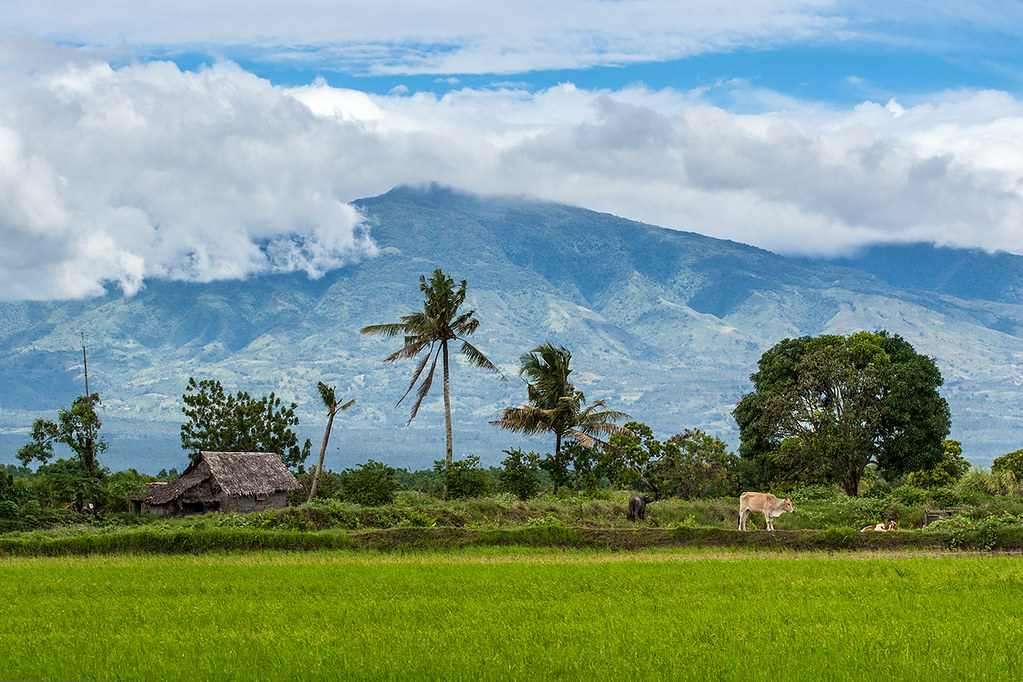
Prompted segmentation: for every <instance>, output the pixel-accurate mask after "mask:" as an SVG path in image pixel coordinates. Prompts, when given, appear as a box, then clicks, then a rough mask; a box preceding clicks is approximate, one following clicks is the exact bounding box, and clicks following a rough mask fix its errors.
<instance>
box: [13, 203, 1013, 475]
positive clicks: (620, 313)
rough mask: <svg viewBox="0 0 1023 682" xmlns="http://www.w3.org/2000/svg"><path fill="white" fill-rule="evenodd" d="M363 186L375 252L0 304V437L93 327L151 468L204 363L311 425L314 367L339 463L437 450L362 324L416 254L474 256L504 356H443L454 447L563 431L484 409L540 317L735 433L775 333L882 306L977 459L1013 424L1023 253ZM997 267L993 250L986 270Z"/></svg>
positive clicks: (76, 384)
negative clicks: (835, 257) (777, 237)
mask: <svg viewBox="0 0 1023 682" xmlns="http://www.w3.org/2000/svg"><path fill="white" fill-rule="evenodd" d="M357 204H358V206H359V208H360V209H361V210H362V211H363V212H364V214H365V215H366V216H367V219H368V221H369V223H370V225H371V234H372V236H373V238H374V240H375V241H376V243H377V245H378V246H379V247H380V254H379V255H378V256H376V257H374V258H372V259H368V260H365V261H363V262H361V263H357V264H353V265H350V266H347V267H344V268H341V269H338V270H335V271H333V272H331V273H328V274H327V275H326V276H324V277H322V278H320V279H316V280H310V279H308V278H307V277H306V276H304V275H300V274H292V275H273V276H263V277H258V278H253V279H249V280H244V281H230V282H216V283H209V284H195V283H183V282H168V281H150V282H148V283H147V285H146V287H145V288H144V289H143V290H142V291H141V292H140V293H139V294H137V295H136V296H134V297H132V298H124V297H123V296H121V295H120V294H117V293H109V294H107V295H106V296H104V297H101V298H97V299H91V300H86V301H74V302H53V303H8V304H0V323H2V324H0V377H2V379H3V385H4V390H3V391H0V432H2V433H3V435H2V436H0V461H7V460H11V459H13V455H14V451H15V449H16V447H17V446H18V445H19V444H20V443H21V442H23V441H24V439H25V436H24V429H25V428H26V427H27V426H28V425H29V424H30V422H31V419H32V418H33V417H34V416H37V415H39V414H50V413H52V411H53V410H54V409H56V408H57V407H58V406H61V405H65V404H67V403H68V402H70V400H71V398H72V397H73V396H74V395H75V394H76V393H77V392H79V391H80V386H81V366H80V355H79V351H78V350H76V349H77V348H78V343H79V341H78V334H79V331H80V330H86V332H87V334H88V337H89V339H90V363H89V364H90V378H91V379H92V381H93V383H94V385H96V387H97V389H98V390H99V391H100V392H101V393H102V395H103V396H104V406H105V408H104V409H105V419H106V424H107V426H108V429H107V432H108V434H109V436H110V440H111V450H110V452H109V453H107V456H106V458H105V460H106V462H107V463H108V464H110V465H111V466H115V467H122V466H129V465H130V466H136V467H138V468H141V469H144V470H150V471H151V470H156V469H159V468H161V467H163V466H171V465H175V464H181V463H182V462H183V461H184V455H183V454H182V453H181V451H180V449H179V447H178V445H177V428H178V425H179V423H180V403H179V399H180V395H181V392H182V391H183V389H184V386H185V383H186V381H187V378H188V377H189V376H193V375H194V376H204V377H205V376H214V377H217V378H219V379H221V380H222V381H223V382H224V384H225V386H226V387H227V388H229V389H231V390H235V389H244V390H247V391H249V392H264V391H270V390H273V391H276V392H277V393H278V394H280V395H283V396H285V397H288V398H292V399H295V400H296V401H298V402H299V403H300V415H301V418H302V426H303V429H304V433H305V435H308V436H309V437H311V438H313V440H314V442H315V441H316V439H317V438H318V436H319V435H320V429H321V428H322V423H323V418H322V416H321V415H320V413H319V409H318V399H317V398H316V396H315V384H316V382H317V381H319V380H323V381H327V382H328V383H336V384H338V388H339V391H340V393H341V394H342V395H345V396H351V397H355V398H357V399H358V401H359V402H358V406H357V409H355V410H352V411H351V412H350V413H346V414H345V415H344V418H343V419H342V420H341V421H340V422H339V423H338V425H337V427H336V430H335V437H334V439H333V444H332V447H331V452H330V454H329V459H330V463H331V465H332V466H335V467H337V466H345V465H348V464H351V463H353V462H357V461H363V460H365V459H366V458H368V457H373V458H376V459H380V460H384V461H388V462H392V463H396V464H400V465H407V466H428V465H429V464H430V463H431V462H432V461H433V460H434V459H436V458H437V457H439V456H440V454H441V452H442V434H441V430H440V427H441V418H440V404H439V403H440V400H439V397H438V398H437V399H436V400H433V399H431V401H428V403H427V404H425V405H424V409H423V410H422V412H421V413H420V416H419V418H418V419H417V420H416V422H415V423H414V424H412V425H411V426H406V425H405V422H406V418H407V406H405V405H402V406H401V407H397V408H396V407H395V405H394V403H395V401H396V400H397V399H398V397H399V396H400V395H401V393H402V392H403V391H404V389H405V386H406V382H407V380H408V376H409V372H410V371H411V367H410V366H397V367H395V366H388V365H385V364H384V363H383V362H382V361H381V359H382V358H383V357H384V356H385V355H386V354H387V353H388V352H389V351H390V350H392V349H393V347H394V343H393V340H392V341H391V342H389V341H387V340H382V339H378V338H367V337H364V336H362V335H360V334H359V333H358V329H359V328H360V327H362V326H363V325H365V324H369V323H373V322H387V321H392V320H396V319H397V318H398V317H399V316H400V315H401V314H402V313H405V312H408V311H410V310H412V309H414V308H415V307H416V306H418V305H419V302H420V298H419V291H418V288H417V286H416V284H417V281H418V277H419V275H420V274H422V273H427V272H429V271H431V270H432V269H433V268H435V267H438V266H442V267H443V268H444V269H445V270H447V271H448V272H450V273H451V274H452V275H454V276H455V277H457V278H466V279H468V280H469V304H470V305H471V306H472V307H474V308H476V309H477V311H478V316H479V318H480V319H481V321H482V326H481V328H480V331H479V333H478V334H477V337H476V341H477V345H478V346H479V347H480V348H482V349H483V350H484V351H485V352H486V353H487V354H488V355H489V356H490V357H491V358H492V359H494V360H495V362H498V363H499V364H500V365H501V366H502V368H503V370H504V372H505V374H506V380H504V381H501V380H499V379H497V378H495V377H493V376H490V375H487V374H485V373H482V372H480V371H479V370H476V369H473V368H470V367H467V366H456V367H455V368H454V369H453V372H452V374H453V377H452V381H453V398H454V417H455V429H456V435H455V438H456V440H455V443H456V448H457V449H458V451H459V453H460V454H467V453H477V454H480V455H481V456H482V457H483V458H484V460H485V461H490V462H494V461H496V460H497V459H498V458H499V456H500V451H501V449H502V448H504V447H508V446H509V445H511V444H524V445H527V446H529V447H533V448H536V449H545V448H549V447H550V444H549V443H548V442H547V440H546V439H529V440H524V441H523V440H516V439H515V438H513V437H511V436H510V435H509V434H506V433H502V432H499V431H497V430H496V429H495V428H494V427H492V426H489V425H488V423H487V422H488V421H489V420H491V419H493V418H494V417H495V416H496V415H497V413H498V411H499V410H500V408H501V407H503V406H506V405H511V404H516V403H518V402H521V400H522V399H523V397H524V388H523V385H522V382H521V381H520V380H519V379H518V377H517V375H516V371H517V359H518V357H519V355H521V353H523V352H524V351H525V350H527V349H529V348H531V347H533V346H535V345H537V344H538V343H540V342H542V341H545V340H551V341H554V342H556V343H561V344H564V345H566V346H568V347H569V348H570V349H572V351H573V353H574V356H575V366H576V368H577V369H576V375H575V376H576V378H577V383H578V384H579V386H580V388H581V389H583V390H584V391H585V392H586V394H587V397H588V398H590V399H596V398H607V399H608V400H609V401H611V402H612V404H613V405H614V406H616V407H619V408H621V409H624V410H626V411H627V412H629V413H630V414H631V415H632V416H633V417H635V418H637V419H641V420H643V421H646V422H648V423H650V424H651V425H652V426H653V427H654V428H655V430H656V431H657V432H659V433H661V434H662V435H667V434H670V433H674V432H676V431H678V430H681V429H683V428H685V427H691V426H699V427H701V428H703V429H705V430H708V431H711V432H714V433H717V434H720V435H722V436H723V437H725V438H727V439H728V440H730V441H731V442H732V443H733V444H734V443H735V437H736V432H735V424H734V421H733V420H732V418H731V415H730V413H731V410H732V408H733V406H734V405H735V403H736V401H737V400H738V399H739V397H740V396H741V395H742V394H743V393H744V392H745V391H747V390H748V388H749V381H748V377H749V375H750V373H751V372H753V371H754V369H755V367H756V362H757V359H758V358H759V356H760V354H761V353H762V352H763V351H764V350H766V349H767V348H768V347H770V346H771V345H772V344H774V343H775V342H777V341H778V340H780V339H782V338H784V337H788V336H795V335H803V334H819V333H823V332H835V333H848V332H851V331H854V330H858V329H876V328H886V329H889V330H891V331H893V332H897V333H899V334H902V335H903V336H905V337H906V338H907V339H908V340H909V341H910V342H911V343H913V344H914V345H915V346H916V347H917V348H918V349H920V350H921V351H923V352H925V353H928V354H930V355H933V356H934V357H935V358H937V360H938V362H939V365H940V366H941V369H942V372H943V373H944V376H945V379H946V386H945V394H946V396H947V397H948V398H949V400H950V402H951V404H952V409H953V424H954V434H953V435H954V436H956V437H958V438H960V439H962V440H963V441H964V444H965V448H966V451H967V454H968V455H969V456H970V457H971V458H973V459H974V461H976V462H979V463H986V462H988V461H990V459H991V457H992V456H995V455H997V454H1000V453H1001V452H1005V451H1008V450H1010V449H1015V448H1017V447H1019V445H1020V440H1023V429H1021V426H1023V408H1021V407H1020V401H1019V400H1018V396H1019V393H1020V385H1021V383H1023V305H1021V304H1019V303H1018V297H1016V296H1015V294H1014V292H1015V291H1017V289H1015V288H1014V287H1015V286H1016V285H1015V284H1012V282H1019V281H1023V267H1021V266H1020V261H1023V259H1018V257H1011V258H1006V257H1004V256H1002V255H994V256H989V258H990V261H986V260H985V259H984V256H985V254H982V253H979V252H968V253H967V254H961V253H959V252H954V253H949V251H948V250H942V249H935V248H933V247H932V248H926V247H883V248H878V249H874V250H871V251H868V252H865V253H863V254H859V255H858V256H855V257H852V258H850V259H846V260H843V261H838V262H836V261H822V260H816V261H813V260H805V259H799V258H788V257H784V256H780V255H777V254H773V253H770V252H768V251H764V250H761V249H757V248H753V247H750V246H746V245H743V244H738V243H735V242H730V241H724V240H718V239H712V238H709V237H704V236H701V235H698V234H694V233H691V232H682V231H677V230H669V229H664V228H658V227H653V226H650V225H644V224H640V223H636V222H632V221H629V220H624V219H621V218H618V217H615V216H612V215H607V214H602V213H595V212H592V211H587V210H584V209H581V208H574V207H570V206H564V205H558V204H552V203H546V202H540V201H533V200H528V199H520V198H491V197H487V198H482V197H478V196H473V195H469V194H463V193H460V192H457V191H454V190H450V189H445V188H441V187H436V186H432V187H429V188H421V189H416V188H408V187H401V188H397V189H394V190H392V191H390V192H388V193H386V194H384V195H381V196H378V197H374V198H370V199H365V200H361V201H359V202H357ZM886 254H887V255H886ZM1016 259H1018V260H1016ZM995 263H997V265H995ZM953 264H958V265H956V266H955V268H953ZM956 268H958V269H956ZM934 270H940V271H941V272H942V273H943V275H942V276H938V275H937V274H935V273H934ZM953 270H954V271H955V273H959V274H952V273H953ZM990 271H996V272H998V273H999V274H998V276H997V277H996V278H993V279H991V280H990V281H988V280H983V279H982V277H981V276H982V275H984V274H985V273H988V272H990ZM966 272H975V273H978V274H977V275H974V276H970V275H968V274H962V273H966ZM971 285H972V288H971Z"/></svg>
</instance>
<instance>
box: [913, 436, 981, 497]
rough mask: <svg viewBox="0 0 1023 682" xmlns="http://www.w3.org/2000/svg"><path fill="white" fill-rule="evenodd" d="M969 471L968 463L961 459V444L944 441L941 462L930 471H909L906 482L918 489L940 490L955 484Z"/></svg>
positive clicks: (963, 458)
mask: <svg viewBox="0 0 1023 682" xmlns="http://www.w3.org/2000/svg"><path fill="white" fill-rule="evenodd" d="M969 470H970V462H969V460H967V459H966V458H965V457H963V446H962V444H960V443H959V441H956V440H946V441H945V443H944V446H943V453H942V457H941V461H939V462H938V463H937V464H935V465H934V466H933V467H931V468H930V469H920V470H918V471H911V472H910V473H909V475H908V476H907V477H906V482H907V483H908V484H909V485H912V486H916V487H918V488H940V487H945V486H950V485H953V484H955V482H956V481H958V480H959V479H961V478H962V477H963V476H964V475H965V474H966V472H967V471H969Z"/></svg>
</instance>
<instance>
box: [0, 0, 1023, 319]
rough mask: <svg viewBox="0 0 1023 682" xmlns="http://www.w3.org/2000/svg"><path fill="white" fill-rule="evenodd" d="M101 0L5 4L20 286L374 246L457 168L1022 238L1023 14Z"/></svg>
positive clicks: (809, 218)
mask: <svg viewBox="0 0 1023 682" xmlns="http://www.w3.org/2000/svg"><path fill="white" fill-rule="evenodd" d="M734 4H735V5H736V7H734V8H731V9H727V10H725V9H722V7H723V5H722V3H720V2H717V1H716V0H673V1H667V0H634V1H630V0H559V2H556V3H552V2H550V1H549V0H547V1H545V2H535V1H533V0H520V1H519V2H515V3H507V2H501V3H496V2H485V1H481V0H476V1H473V2H469V1H467V0H433V1H431V2H422V1H419V0H377V1H376V2H353V1H338V0H335V1H332V2H329V1H327V0H290V1H289V2H280V1H276V0H275V1H271V0H245V1H242V0H220V1H218V2H215V3H212V2H209V1H208V0H203V1H199V0H177V1H176V2H174V3H167V2H157V1H156V0H107V1H105V2H104V1H102V0H99V1H96V2H92V3H89V4H88V5H87V8H83V5H82V3H80V2H77V0H75V1H73V0H35V2H31V3H11V5H12V6H10V7H5V8H4V11H3V12H0V240H2V243H3V244H4V245H5V248H4V249H2V250H0V299H4V300H52V299H74V298H85V297H89V296H96V295H100V294H102V293H103V292H105V291H108V290H111V289H114V290H119V291H121V292H123V293H124V294H125V295H128V296H130V295H133V294H134V293H136V292H138V291H139V290H140V289H141V288H142V287H144V286H145V282H146V281H147V280H149V279H153V278H166V279H178V280H190V281H212V280H218V279H231V278H241V277H248V276H252V275H255V274H261V273H269V272H289V271H302V272H305V273H307V274H308V275H309V276H311V277H318V276H321V275H322V274H323V273H325V272H327V271H329V270H330V269H332V268H336V267H339V266H341V265H344V264H346V263H350V262H352V261H356V260H360V259H365V258H372V257H373V256H374V254H375V252H376V247H375V245H374V244H373V241H372V232H371V230H369V229H368V228H367V226H366V225H365V224H364V222H363V219H362V216H361V215H360V214H359V213H358V211H357V210H356V209H355V208H353V207H352V205H351V203H350V202H351V201H352V200H353V199H356V198H359V197H363V196H370V195H374V194H378V193H381V192H384V191H386V190H388V189H389V188H391V187H393V186H395V185H398V184H407V183H412V184H415V183H425V182H440V183H443V184H448V185H452V186H455V187H458V188H462V189H464V190H467V191H472V192H479V193H484V194H512V195H524V196H532V197H537V198H541V199H547V200H553V201H561V202H566V203H571V204H575V205H580V206H584V207H587V208H592V209H596V210H601V211H608V212H612V213H615V214H618V215H621V216H625V217H628V218H633V219H636V220H642V221H645V222H650V223H654V224H659V225H664V226H666V227H672V228H678V229H687V230H693V231H696V232H700V233H703V234H707V235H711V236H715V237H722V238H728V239H734V240H737V241H742V242H746V243H750V244H754V245H757V246H761V247H764V248H768V249H772V250H774V251H778V252H782V253H798V254H808V255H825V256H827V255H835V254H845V253H849V252H851V251H854V250H856V249H858V248H862V247H864V246H866V245H870V244H876V243H898V242H912V241H929V242H935V243H940V244H947V245H952V246H961V247H971V248H972V247H976V248H983V249H988V250H1008V251H1013V252H1016V253H1023V49H1020V48H1019V45H1020V39H1021V38H1023V2H1020V1H1019V0H1000V1H998V2H995V1H993V0H976V1H975V2H969V3H963V2H943V1H942V0H931V1H930V2H923V1H918V0H903V1H901V2H899V1H897V0H896V1H892V2H887V3H875V2H846V1H845V0H746V1H745V2H743V3H734Z"/></svg>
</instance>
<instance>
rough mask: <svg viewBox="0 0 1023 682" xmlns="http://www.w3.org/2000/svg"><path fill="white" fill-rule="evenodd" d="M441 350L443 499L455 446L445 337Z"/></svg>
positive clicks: (446, 494)
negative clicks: (443, 440) (442, 370)
mask: <svg viewBox="0 0 1023 682" xmlns="http://www.w3.org/2000/svg"><path fill="white" fill-rule="evenodd" d="M441 351H442V352H443V353H444V438H445V446H446V449H445V452H444V462H445V464H446V465H447V466H446V469H445V472H444V473H445V475H444V499H447V497H448V477H447V470H449V469H451V461H452V459H453V458H454V452H455V446H454V442H453V440H454V439H453V437H452V435H451V381H450V378H449V376H448V342H447V340H446V339H445V340H444V341H443V342H442V343H441Z"/></svg>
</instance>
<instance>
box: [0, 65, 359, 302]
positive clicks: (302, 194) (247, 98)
mask: <svg viewBox="0 0 1023 682" xmlns="http://www.w3.org/2000/svg"><path fill="white" fill-rule="evenodd" d="M338 125H339V124H331V125H330V126H329V127H330V128H337V127H338ZM325 127H326V126H325V125H324V123H323V120H322V119H321V118H318V117H317V116H316V115H314V114H313V113H312V112H311V111H310V110H309V109H308V108H307V107H305V106H303V105H302V104H300V103H299V102H297V101H296V100H295V99H294V98H292V97H290V96H288V95H287V94H286V93H283V92H281V91H280V90H278V89H275V88H273V87H272V86H270V84H269V83H267V82H265V81H261V80H259V79H257V78H255V77H253V76H251V75H249V74H246V73H244V72H242V71H240V70H239V69H237V68H235V67H232V66H222V67H218V68H216V69H212V70H208V71H205V72H202V73H199V74H191V73H182V72H181V71H179V70H178V69H177V67H175V66H173V65H171V64H165V63H163V64H150V65H147V66H133V67H128V68H123V69H117V70H115V69H112V68H111V67H110V66H108V65H106V64H104V63H96V62H94V63H90V64H87V65H82V64H71V65H66V66H63V67H60V68H58V69H56V70H54V71H51V72H48V73H46V74H45V75H42V76H40V77H36V78H18V77H13V76H12V77H7V78H3V79H0V239H2V241H3V243H4V249H3V251H2V253H3V255H2V256H0V291H3V294H2V296H3V297H4V298H50V297H79V296H88V295H93V294H96V293H99V292H101V291H102V290H103V287H104V283H105V282H107V281H114V282H117V283H118V284H119V285H120V287H121V288H122V289H123V290H124V291H125V292H126V293H129V294H131V293H134V292H135V291H137V290H138V288H139V287H140V286H141V285H142V282H143V279H144V278H145V277H164V278H175V279H189V280H199V281H207V280H213V279H222V278H237V277H244V276H247V275H250V274H254V273H262V272H273V271H291V270H299V271H304V272H307V273H309V274H310V275H312V276H316V275H319V274H321V273H322V272H324V271H326V270H328V269H331V268H335V267H337V266H339V265H340V264H342V263H344V262H346V261H347V260H349V259H351V258H358V257H360V256H363V255H366V254H369V253H371V252H372V246H371V244H370V242H369V241H368V240H367V238H366V236H365V234H364V233H363V230H362V228H361V227H360V216H359V215H358V214H357V212H356V211H355V210H354V209H353V208H352V207H351V206H350V205H349V204H348V203H346V201H345V200H344V198H342V197H341V196H340V195H339V194H338V188H337V187H336V185H335V181H334V178H335V177H336V176H337V175H339V170H340V168H339V165H340V163H341V162H340V161H339V158H338V157H337V156H335V154H339V153H340V154H342V156H343V151H342V147H337V146H333V145H332V146H331V148H330V151H329V152H328V151H327V150H326V149H325V148H323V147H321V146H320V141H319V140H318V136H319V135H321V134H322V133H323V129H324V128H325Z"/></svg>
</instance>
